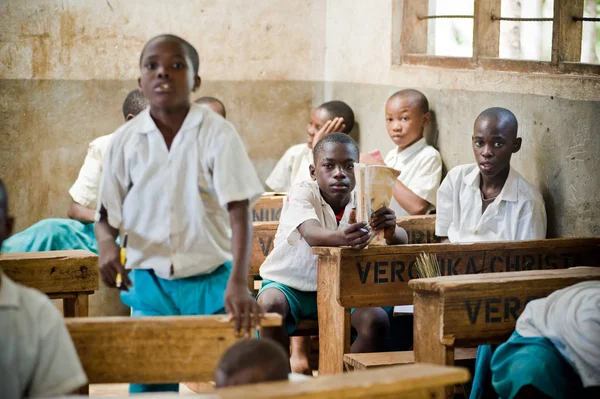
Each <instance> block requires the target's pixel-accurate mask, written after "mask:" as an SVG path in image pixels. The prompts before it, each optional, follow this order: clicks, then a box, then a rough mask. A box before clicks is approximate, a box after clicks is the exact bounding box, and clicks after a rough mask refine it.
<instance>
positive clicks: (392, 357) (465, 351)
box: [344, 348, 477, 370]
mask: <svg viewBox="0 0 600 399" xmlns="http://www.w3.org/2000/svg"><path fill="white" fill-rule="evenodd" d="M476 355H477V348H456V350H455V358H454V360H456V363H457V364H458V365H463V364H461V362H463V361H469V360H473V359H475V356H476ZM413 363H415V353H414V352H413V351H402V352H376V353H346V354H345V355H344V364H345V365H346V369H347V370H367V369H375V368H380V367H390V366H396V365H400V364H413Z"/></svg>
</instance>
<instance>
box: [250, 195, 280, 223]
mask: <svg viewBox="0 0 600 399" xmlns="http://www.w3.org/2000/svg"><path fill="white" fill-rule="evenodd" d="M285 195H286V194H285V193H265V194H263V195H261V197H260V198H259V200H258V201H257V202H256V204H254V206H253V207H252V221H253V222H278V221H279V217H280V216H281V209H282V208H283V200H284V198H285Z"/></svg>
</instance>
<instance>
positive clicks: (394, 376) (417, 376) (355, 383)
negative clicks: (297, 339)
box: [208, 364, 469, 399]
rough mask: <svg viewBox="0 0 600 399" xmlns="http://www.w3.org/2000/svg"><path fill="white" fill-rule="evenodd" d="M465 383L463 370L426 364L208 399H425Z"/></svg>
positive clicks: (221, 392) (237, 390)
mask: <svg viewBox="0 0 600 399" xmlns="http://www.w3.org/2000/svg"><path fill="white" fill-rule="evenodd" d="M468 380H469V372H468V371H467V370H466V369H462V368H456V367H439V366H431V365H427V364H413V365H408V366H396V367H389V368H386V369H372V370H364V371H357V372H356V373H343V374H337V375H331V376H321V375H319V377H317V378H314V379H312V380H310V383H307V384H302V383H297V382H296V383H295V382H288V381H282V382H274V383H261V384H254V385H252V389H248V387H247V386H239V387H232V388H224V389H218V390H216V391H215V392H214V393H213V394H210V395H209V396H208V397H210V398H221V399H233V398H236V399H237V398H247V399H258V398H261V399H274V398H285V399H305V398H318V399H321V398H323V399H325V398H327V399H340V398H346V399H355V398H399V397H402V398H427V399H431V398H432V397H434V396H432V392H434V391H435V390H436V389H439V388H440V387H444V386H452V385H455V384H461V383H464V382H466V381H468Z"/></svg>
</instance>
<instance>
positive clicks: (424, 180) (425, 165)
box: [407, 152, 442, 206]
mask: <svg viewBox="0 0 600 399" xmlns="http://www.w3.org/2000/svg"><path fill="white" fill-rule="evenodd" d="M418 170H419V173H418V175H416V176H415V177H414V178H413V179H411V182H410V185H407V187H408V188H409V189H410V191H412V192H413V193H415V194H416V195H418V196H419V197H421V198H423V199H424V200H425V201H427V202H429V203H430V204H432V205H433V206H435V205H436V194H437V190H438V187H439V186H440V181H441V179H442V159H441V158H440V154H439V153H437V152H435V153H434V154H432V156H431V157H429V158H427V159H425V160H423V162H421V164H420V165H419V166H418Z"/></svg>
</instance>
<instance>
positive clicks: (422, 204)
mask: <svg viewBox="0 0 600 399" xmlns="http://www.w3.org/2000/svg"><path fill="white" fill-rule="evenodd" d="M394 199H395V200H396V202H398V204H400V206H401V207H402V208H404V209H405V210H406V212H408V213H410V214H411V215H424V214H425V213H426V212H427V210H428V209H429V207H430V206H431V204H430V203H429V202H427V201H425V200H424V199H423V198H421V197H419V196H418V195H417V194H415V193H414V192H412V190H411V189H410V188H408V187H406V186H405V185H404V183H402V182H401V181H400V180H396V184H395V185H394Z"/></svg>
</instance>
